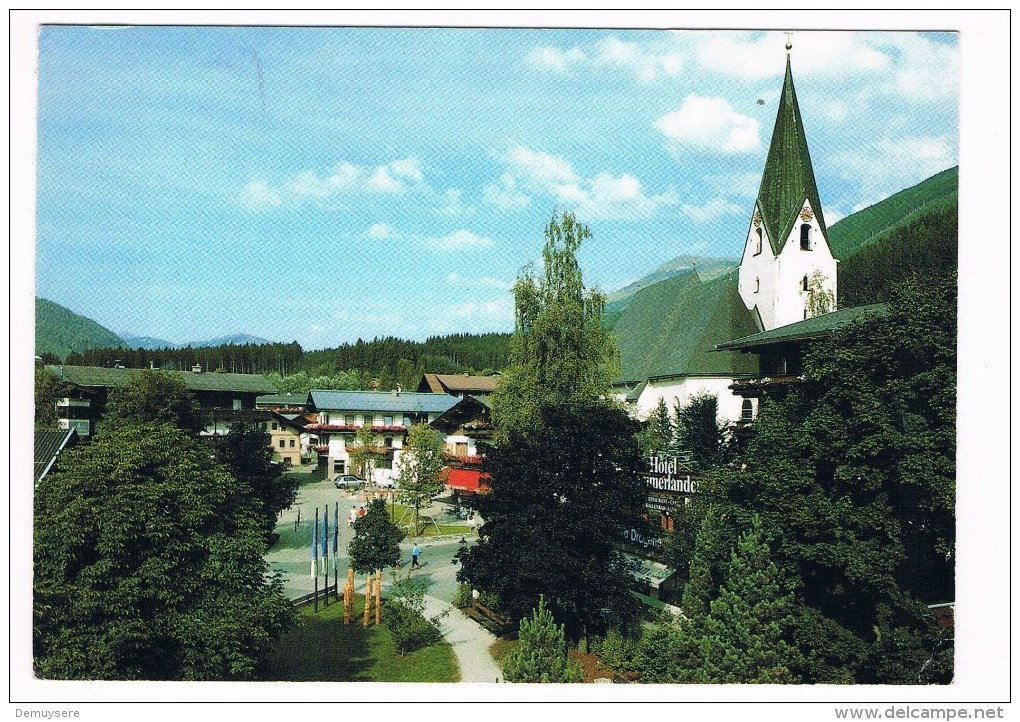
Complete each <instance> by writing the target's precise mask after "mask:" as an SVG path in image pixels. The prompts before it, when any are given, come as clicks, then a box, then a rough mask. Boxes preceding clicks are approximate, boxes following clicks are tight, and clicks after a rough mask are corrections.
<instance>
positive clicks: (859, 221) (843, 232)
mask: <svg viewBox="0 0 1020 722" xmlns="http://www.w3.org/2000/svg"><path fill="white" fill-rule="evenodd" d="M959 171H960V169H959V167H958V166H954V167H952V168H949V169H947V170H944V171H942V172H941V173H937V174H936V175H933V176H932V177H931V178H928V179H927V180H924V181H921V182H920V183H918V184H917V185H916V186H911V187H910V188H907V189H906V190H902V191H900V192H899V193H895V194H893V195H891V196H889V197H888V198H886V199H885V200H882V201H879V202H878V203H876V204H875V205H873V206H868V207H867V208H865V209H863V210H860V211H857V212H856V213H853V214H851V215H849V216H847V217H846V218H842V219H840V220H839V221H838V222H836V223H833V224H832V225H831V226H830V227H829V245H830V246H832V253H833V255H834V256H836V258H838V259H839V260H840V261H844V260H846V259H848V258H850V257H851V256H853V255H854V254H856V253H858V252H860V251H861V250H862V249H863V248H866V247H867V246H870V245H872V244H874V243H878V242H880V241H881V240H882V239H883V238H886V237H887V236H888V235H889V234H891V233H892V232H894V231H895V230H896V229H897V228H900V227H902V226H904V225H907V224H909V223H911V222H913V221H915V220H917V219H918V218H919V217H920V216H922V215H924V214H926V213H930V212H932V211H937V210H945V209H947V208H953V209H955V208H956V207H957V205H958V203H959V193H958V188H959V175H960V172H959Z"/></svg>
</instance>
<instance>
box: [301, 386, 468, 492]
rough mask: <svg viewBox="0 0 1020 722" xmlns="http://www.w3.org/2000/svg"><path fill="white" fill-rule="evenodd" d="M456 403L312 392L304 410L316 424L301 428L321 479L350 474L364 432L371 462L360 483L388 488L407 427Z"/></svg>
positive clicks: (428, 397) (406, 395)
mask: <svg viewBox="0 0 1020 722" xmlns="http://www.w3.org/2000/svg"><path fill="white" fill-rule="evenodd" d="M456 404H457V399H456V397H453V396H450V395H447V394H432V393H416V392H402V391H399V390H394V391H326V390H316V389H313V390H312V391H310V392H309V394H308V406H309V409H310V410H312V411H314V412H315V413H316V414H317V419H316V423H314V424H309V425H308V426H306V427H305V429H306V430H307V431H308V432H309V433H310V434H312V435H313V436H314V437H315V439H314V440H313V442H312V443H313V444H314V448H315V451H316V452H317V458H318V467H319V469H320V470H321V471H322V472H323V473H324V474H325V475H326V477H327V478H330V477H332V476H333V475H334V474H350V473H354V470H353V469H352V468H351V454H350V451H351V449H352V447H353V446H354V443H355V437H356V435H357V433H358V432H359V431H363V430H364V429H366V428H367V429H369V430H370V431H371V434H372V446H373V449H375V450H377V454H376V457H377V458H375V459H374V460H373V463H372V466H371V468H370V470H369V474H370V476H371V478H369V479H366V481H368V482H370V483H373V484H376V485H387V486H389V485H391V484H393V483H395V481H396V477H397V475H398V474H399V472H400V453H401V450H402V449H403V446H404V440H405V438H406V437H407V433H408V432H409V431H410V429H411V427H412V426H413V425H414V424H420V423H425V424H429V423H432V422H433V421H435V420H436V419H437V418H439V416H440V415H441V414H443V413H445V412H446V411H448V410H449V409H450V408H451V407H453V406H454V405H456Z"/></svg>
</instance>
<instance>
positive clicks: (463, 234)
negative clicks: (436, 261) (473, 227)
mask: <svg viewBox="0 0 1020 722" xmlns="http://www.w3.org/2000/svg"><path fill="white" fill-rule="evenodd" d="M422 244H423V245H424V246H425V247H426V248H431V249H432V250H434V251H462V250H466V249H469V248H487V247H489V246H492V245H495V241H493V240H492V239H491V238H486V237H484V236H479V235H476V234H474V233H472V232H471V231H469V230H466V229H463V228H462V229H461V230H459V231H454V232H453V233H450V234H449V235H446V236H442V237H433V238H426V239H424V240H423V241H422Z"/></svg>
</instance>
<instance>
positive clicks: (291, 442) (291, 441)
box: [287, 439, 294, 449]
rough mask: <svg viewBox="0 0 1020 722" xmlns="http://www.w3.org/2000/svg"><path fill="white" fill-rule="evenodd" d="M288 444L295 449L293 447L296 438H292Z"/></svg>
mask: <svg viewBox="0 0 1020 722" xmlns="http://www.w3.org/2000/svg"><path fill="white" fill-rule="evenodd" d="M287 446H289V447H290V448H292V449H293V448H294V439H291V440H290V443H289V444H287Z"/></svg>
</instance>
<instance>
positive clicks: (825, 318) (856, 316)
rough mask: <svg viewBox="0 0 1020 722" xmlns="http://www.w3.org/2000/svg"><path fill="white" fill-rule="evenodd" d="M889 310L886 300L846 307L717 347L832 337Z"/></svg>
mask: <svg viewBox="0 0 1020 722" xmlns="http://www.w3.org/2000/svg"><path fill="white" fill-rule="evenodd" d="M888 310H889V305H888V304H885V303H873V304H871V305H869V306H853V307H851V308H843V309H840V310H839V311H833V312H832V313H825V314H822V315H821V316H815V317H813V318H809V319H806V320H804V321H797V323H791V324H787V325H786V326H780V327H779V328H774V329H771V330H770V331H762V332H761V333H756V334H753V335H751V336H745V337H743V338H738V339H735V340H733V341H727V342H726V343H721V344H718V345H717V346H716V348H718V349H719V350H721V351H724V350H744V349H751V348H755V347H758V346H769V345H772V344H776V343H788V342H795V341H810V340H811V339H816V338H825V337H826V336H831V335H832V332H833V331H835V330H836V329H839V328H842V327H843V326H848V325H850V324H851V323H854V322H855V321H860V320H862V319H864V318H867V317H869V316H874V315H881V314H884V313H886V312H887V311H888Z"/></svg>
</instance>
